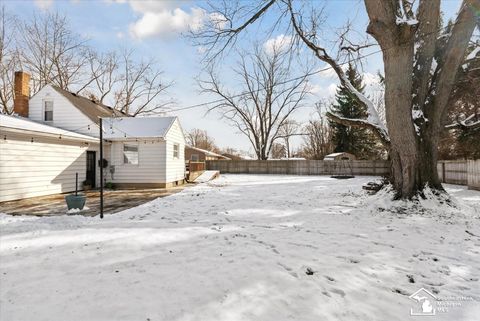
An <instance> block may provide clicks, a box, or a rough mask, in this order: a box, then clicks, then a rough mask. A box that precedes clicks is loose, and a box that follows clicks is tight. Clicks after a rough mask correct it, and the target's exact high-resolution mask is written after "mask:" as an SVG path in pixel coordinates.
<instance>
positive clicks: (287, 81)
mask: <svg viewBox="0 0 480 321" xmlns="http://www.w3.org/2000/svg"><path fill="white" fill-rule="evenodd" d="M465 22H466V21H463V22H462V21H460V22H455V23H454V24H452V25H446V26H444V27H441V28H438V29H437V30H435V31H432V32H429V33H425V34H424V35H431V34H436V33H438V32H440V31H441V30H443V29H446V28H453V26H455V25H457V24H460V23H465ZM404 43H406V42H404ZM392 49H395V47H393V46H392V47H390V48H386V49H380V50H377V51H373V52H371V53H368V54H365V55H361V56H358V57H357V58H356V59H350V60H347V61H345V62H343V63H339V64H338V65H339V66H343V65H346V64H350V63H352V62H356V61H358V60H361V59H365V58H367V57H370V56H373V55H375V54H377V53H380V52H384V51H388V50H392ZM331 69H333V67H325V68H322V69H320V70H316V71H313V72H310V73H307V74H305V75H303V76H298V77H295V78H291V79H288V80H285V81H282V82H279V83H278V85H284V84H287V83H289V82H292V81H296V80H300V79H302V78H306V77H310V76H313V75H316V74H319V73H321V72H324V71H327V70H331ZM260 91H261V89H257V90H253V91H252V92H260ZM250 93H251V92H250V91H249V92H243V93H240V94H237V95H233V96H231V98H239V97H242V96H245V95H248V94H250ZM223 101H225V99H216V100H211V101H207V102H204V103H199V104H194V105H190V106H186V107H181V108H176V109H171V110H168V111H166V112H176V111H181V110H187V109H193V108H198V107H203V106H208V105H211V104H216V103H220V102H223Z"/></svg>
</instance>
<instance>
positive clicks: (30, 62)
mask: <svg viewBox="0 0 480 321" xmlns="http://www.w3.org/2000/svg"><path fill="white" fill-rule="evenodd" d="M18 28H19V32H18V34H20V35H21V37H20V39H18V41H17V43H18V45H19V47H20V50H19V52H20V53H21V57H20V58H21V63H22V68H23V70H26V71H27V72H29V73H30V74H31V76H32V84H33V86H32V87H31V88H32V94H33V93H36V92H37V91H38V90H40V89H41V88H42V87H43V86H45V85H46V84H54V85H57V86H59V87H60V88H62V89H66V90H69V89H70V87H71V86H72V85H75V84H77V83H78V82H79V80H80V79H81V69H82V67H83V64H84V63H85V61H86V55H85V50H86V40H83V39H82V38H81V37H80V36H79V35H78V34H75V33H74V32H72V30H71V28H70V26H69V25H68V21H67V19H66V17H65V16H61V15H59V14H58V13H45V14H43V15H41V16H38V15H35V16H33V18H32V19H31V20H28V21H23V22H21V23H19V24H18Z"/></svg>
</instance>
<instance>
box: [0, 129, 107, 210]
mask: <svg viewBox="0 0 480 321" xmlns="http://www.w3.org/2000/svg"><path fill="white" fill-rule="evenodd" d="M31 139H32V136H30V135H21V134H9V135H8V138H7V139H6V140H1V142H0V149H1V153H0V202H3V201H9V200H16V199H22V198H27V197H34V196H42V195H50V194H56V193H65V192H70V191H74V190H75V173H78V181H79V189H81V188H82V186H81V184H82V182H83V180H85V175H86V152H87V150H98V146H95V144H91V143H90V144H89V145H87V144H85V143H82V142H80V141H68V140H66V139H64V140H59V139H55V138H43V137H37V136H35V137H33V142H31ZM97 157H98V152H97ZM97 172H98V171H97ZM98 177H99V172H98V173H97V180H98Z"/></svg>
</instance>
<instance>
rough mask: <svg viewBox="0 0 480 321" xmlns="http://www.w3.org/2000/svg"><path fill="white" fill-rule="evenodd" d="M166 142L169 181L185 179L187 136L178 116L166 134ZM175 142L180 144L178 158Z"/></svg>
mask: <svg viewBox="0 0 480 321" xmlns="http://www.w3.org/2000/svg"><path fill="white" fill-rule="evenodd" d="M166 143H167V144H166V145H167V146H166V147H167V153H166V158H167V159H166V163H167V168H166V169H167V174H166V176H167V183H170V182H175V181H180V180H183V179H184V178H185V137H184V135H183V130H182V127H181V126H180V123H179V121H178V118H177V119H176V120H175V122H174V123H173V124H172V126H171V127H170V130H169V131H168V133H167V135H166ZM174 144H178V145H179V150H178V158H174V157H173V145H174Z"/></svg>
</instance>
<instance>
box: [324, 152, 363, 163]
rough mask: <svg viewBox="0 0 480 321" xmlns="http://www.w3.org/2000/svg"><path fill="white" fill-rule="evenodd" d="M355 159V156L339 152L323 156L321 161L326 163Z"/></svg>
mask: <svg viewBox="0 0 480 321" xmlns="http://www.w3.org/2000/svg"><path fill="white" fill-rule="evenodd" d="M356 159H357V158H356V157H355V155H353V154H350V153H346V152H339V153H333V154H328V155H327V156H325V158H324V159H323V160H328V161H335V160H356Z"/></svg>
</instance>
